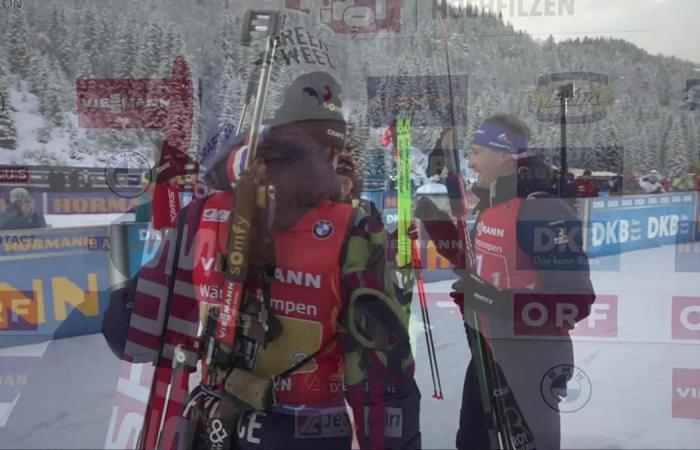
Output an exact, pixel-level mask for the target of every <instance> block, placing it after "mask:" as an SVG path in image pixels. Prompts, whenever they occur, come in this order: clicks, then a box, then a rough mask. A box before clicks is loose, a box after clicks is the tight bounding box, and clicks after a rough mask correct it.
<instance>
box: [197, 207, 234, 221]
mask: <svg viewBox="0 0 700 450" xmlns="http://www.w3.org/2000/svg"><path fill="white" fill-rule="evenodd" d="M230 216H231V211H229V210H226V209H214V208H210V209H205V210H204V214H203V217H202V221H204V222H226V221H227V220H228V218H229V217H230Z"/></svg>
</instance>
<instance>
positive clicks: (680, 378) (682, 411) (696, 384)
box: [671, 369, 700, 420]
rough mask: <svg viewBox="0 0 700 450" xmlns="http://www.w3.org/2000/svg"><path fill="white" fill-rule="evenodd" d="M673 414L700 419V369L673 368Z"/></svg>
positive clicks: (676, 416) (678, 416)
mask: <svg viewBox="0 0 700 450" xmlns="http://www.w3.org/2000/svg"><path fill="white" fill-rule="evenodd" d="M671 395H672V416H673V418H674V419H696V420H700V369H673V393H672V394H671Z"/></svg>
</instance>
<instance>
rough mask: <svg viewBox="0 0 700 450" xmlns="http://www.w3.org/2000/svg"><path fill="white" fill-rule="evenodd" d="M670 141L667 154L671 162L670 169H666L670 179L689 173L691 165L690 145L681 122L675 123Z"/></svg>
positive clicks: (669, 163) (670, 134)
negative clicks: (687, 142)
mask: <svg viewBox="0 0 700 450" xmlns="http://www.w3.org/2000/svg"><path fill="white" fill-rule="evenodd" d="M668 139H669V141H668V142H667V152H668V155H669V162H668V167H667V168H666V173H667V174H668V175H669V176H670V177H676V176H679V175H684V174H686V173H688V171H689V168H690V165H691V158H690V155H689V152H688V145H687V144H686V139H685V135H684V131H683V128H682V127H681V123H680V120H677V121H675V122H674V123H673V127H672V129H671V133H669V138H668Z"/></svg>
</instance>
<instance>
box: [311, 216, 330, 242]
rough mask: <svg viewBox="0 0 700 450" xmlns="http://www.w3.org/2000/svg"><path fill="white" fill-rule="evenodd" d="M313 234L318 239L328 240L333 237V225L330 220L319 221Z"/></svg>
mask: <svg viewBox="0 0 700 450" xmlns="http://www.w3.org/2000/svg"><path fill="white" fill-rule="evenodd" d="M313 233H314V237H316V239H328V238H329V237H331V236H332V235H333V223H332V222H331V221H330V220H319V221H318V222H316V223H315V224H314V229H313Z"/></svg>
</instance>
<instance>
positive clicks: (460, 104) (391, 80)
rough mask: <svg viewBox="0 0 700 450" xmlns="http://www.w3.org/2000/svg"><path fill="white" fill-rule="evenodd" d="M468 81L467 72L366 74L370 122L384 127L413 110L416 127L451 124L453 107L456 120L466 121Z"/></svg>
mask: <svg viewBox="0 0 700 450" xmlns="http://www.w3.org/2000/svg"><path fill="white" fill-rule="evenodd" d="M467 80H468V77H467V76H466V75H453V76H452V77H447V76H442V75H440V76H398V77H367V117H368V118H369V119H368V120H369V125H370V126H372V127H377V128H379V127H384V126H387V125H389V124H391V123H392V122H393V121H394V119H395V118H396V117H397V116H398V114H399V113H401V112H406V111H411V112H412V113H413V119H412V120H413V126H414V127H423V126H438V127H444V126H450V125H451V124H452V107H453V106H454V115H455V123H457V124H465V123H467V84H468V83H467ZM450 84H451V85H452V86H450ZM450 88H451V90H450ZM450 94H451V95H450Z"/></svg>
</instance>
